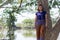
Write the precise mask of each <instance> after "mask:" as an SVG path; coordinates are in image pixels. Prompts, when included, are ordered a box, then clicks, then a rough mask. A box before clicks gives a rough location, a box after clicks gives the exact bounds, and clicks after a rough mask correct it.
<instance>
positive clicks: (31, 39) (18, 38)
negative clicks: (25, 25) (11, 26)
mask: <svg viewBox="0 0 60 40" xmlns="http://www.w3.org/2000/svg"><path fill="white" fill-rule="evenodd" d="M23 32H24V30H17V31H15V40H36V37H25V36H24V35H23Z"/></svg>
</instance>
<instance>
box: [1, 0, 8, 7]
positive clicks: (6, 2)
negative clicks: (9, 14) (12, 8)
mask: <svg viewBox="0 0 60 40" xmlns="http://www.w3.org/2000/svg"><path fill="white" fill-rule="evenodd" d="M6 4H8V0H7V1H5V2H4V3H2V4H1V5H0V8H1V7H2V6H4V5H6Z"/></svg>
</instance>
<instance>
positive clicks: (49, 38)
mask: <svg viewBox="0 0 60 40" xmlns="http://www.w3.org/2000/svg"><path fill="white" fill-rule="evenodd" d="M37 1H38V5H39V4H40V3H41V4H42V5H43V7H44V10H46V11H47V24H48V25H47V26H48V28H47V29H46V33H45V40H57V37H58V34H59V32H60V31H59V30H60V29H59V28H60V27H59V24H60V19H59V20H58V22H57V23H56V25H55V26H54V28H52V21H51V17H50V11H49V5H48V0H37ZM51 1H53V0H51ZM56 4H57V3H54V4H53V5H56Z"/></svg>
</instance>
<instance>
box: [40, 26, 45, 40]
mask: <svg viewBox="0 0 60 40" xmlns="http://www.w3.org/2000/svg"><path fill="white" fill-rule="evenodd" d="M44 34H45V26H44V25H41V29H40V40H44V38H45V35H44Z"/></svg>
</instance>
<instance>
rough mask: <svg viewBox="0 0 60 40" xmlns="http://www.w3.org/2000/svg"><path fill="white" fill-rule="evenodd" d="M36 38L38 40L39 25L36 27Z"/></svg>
mask: <svg viewBox="0 0 60 40" xmlns="http://www.w3.org/2000/svg"><path fill="white" fill-rule="evenodd" d="M36 36H37V40H40V25H39V26H36Z"/></svg>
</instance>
